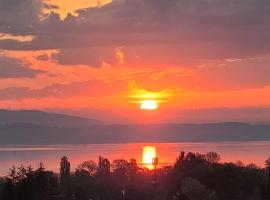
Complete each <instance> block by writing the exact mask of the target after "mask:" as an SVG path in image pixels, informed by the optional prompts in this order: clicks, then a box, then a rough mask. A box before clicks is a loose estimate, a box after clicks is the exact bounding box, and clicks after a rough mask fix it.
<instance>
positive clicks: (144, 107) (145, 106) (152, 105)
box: [140, 100, 158, 110]
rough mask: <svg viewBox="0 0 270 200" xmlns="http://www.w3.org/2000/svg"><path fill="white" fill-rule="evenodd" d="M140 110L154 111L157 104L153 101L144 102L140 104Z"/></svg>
mask: <svg viewBox="0 0 270 200" xmlns="http://www.w3.org/2000/svg"><path fill="white" fill-rule="evenodd" d="M140 108H141V109H142V110H156V109H157V108H158V104H157V102H156V101H155V100H144V101H143V102H142V103H141V106H140Z"/></svg>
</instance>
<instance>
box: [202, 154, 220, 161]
mask: <svg viewBox="0 0 270 200" xmlns="http://www.w3.org/2000/svg"><path fill="white" fill-rule="evenodd" d="M205 157H206V160H207V162H209V163H210V164H215V163H218V162H219V161H220V155H219V154H218V153H216V152H209V153H207V154H206V155H205Z"/></svg>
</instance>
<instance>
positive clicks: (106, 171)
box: [97, 156, 111, 176]
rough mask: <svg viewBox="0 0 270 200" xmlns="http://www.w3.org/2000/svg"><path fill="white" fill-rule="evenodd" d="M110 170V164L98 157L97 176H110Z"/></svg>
mask: <svg viewBox="0 0 270 200" xmlns="http://www.w3.org/2000/svg"><path fill="white" fill-rule="evenodd" d="M110 169H111V164H110V162H109V160H108V159H106V158H103V157H101V156H99V161H98V171H97V174H98V175H99V176H108V175H110Z"/></svg>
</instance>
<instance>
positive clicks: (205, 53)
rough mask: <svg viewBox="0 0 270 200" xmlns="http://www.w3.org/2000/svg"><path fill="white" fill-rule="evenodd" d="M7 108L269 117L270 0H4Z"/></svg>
mask: <svg viewBox="0 0 270 200" xmlns="http://www.w3.org/2000/svg"><path fill="white" fill-rule="evenodd" d="M145 100H154V101H155V102H156V103H157V104H158V108H157V109H156V110H142V109H140V105H141V103H142V102H143V101H145ZM0 108H3V109H15V110H17V109H37V110H44V111H50V112H59V113H68V114H74V115H80V116H85V117H90V118H96V119H100V120H103V121H110V122H114V123H122V122H123V123H131V122H151V123H155V122H179V123H181V122H205V121H207V122H208V121H211V122H216V121H247V122H270V120H269V119H270V1H269V0H113V1H109V0H99V1H96V0H0Z"/></svg>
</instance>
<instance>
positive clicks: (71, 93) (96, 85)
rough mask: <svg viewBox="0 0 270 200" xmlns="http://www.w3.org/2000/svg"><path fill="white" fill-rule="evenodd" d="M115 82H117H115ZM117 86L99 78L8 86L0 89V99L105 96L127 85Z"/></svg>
mask: <svg viewBox="0 0 270 200" xmlns="http://www.w3.org/2000/svg"><path fill="white" fill-rule="evenodd" d="M116 84H117V83H116ZM117 86H119V87H112V86H110V85H108V84H106V83H104V82H103V81H100V80H91V81H82V82H71V83H68V84H56V83H55V84H51V85H49V86H47V87H44V88H41V89H30V88H27V87H10V88H6V89H2V90H0V100H15V99H26V98H34V99H42V98H59V99H69V98H70V99H74V98H75V99H76V98H89V97H105V96H109V95H113V94H115V93H116V92H119V90H123V88H126V87H127V86H124V85H122V86H121V84H120V83H118V85H117Z"/></svg>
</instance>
